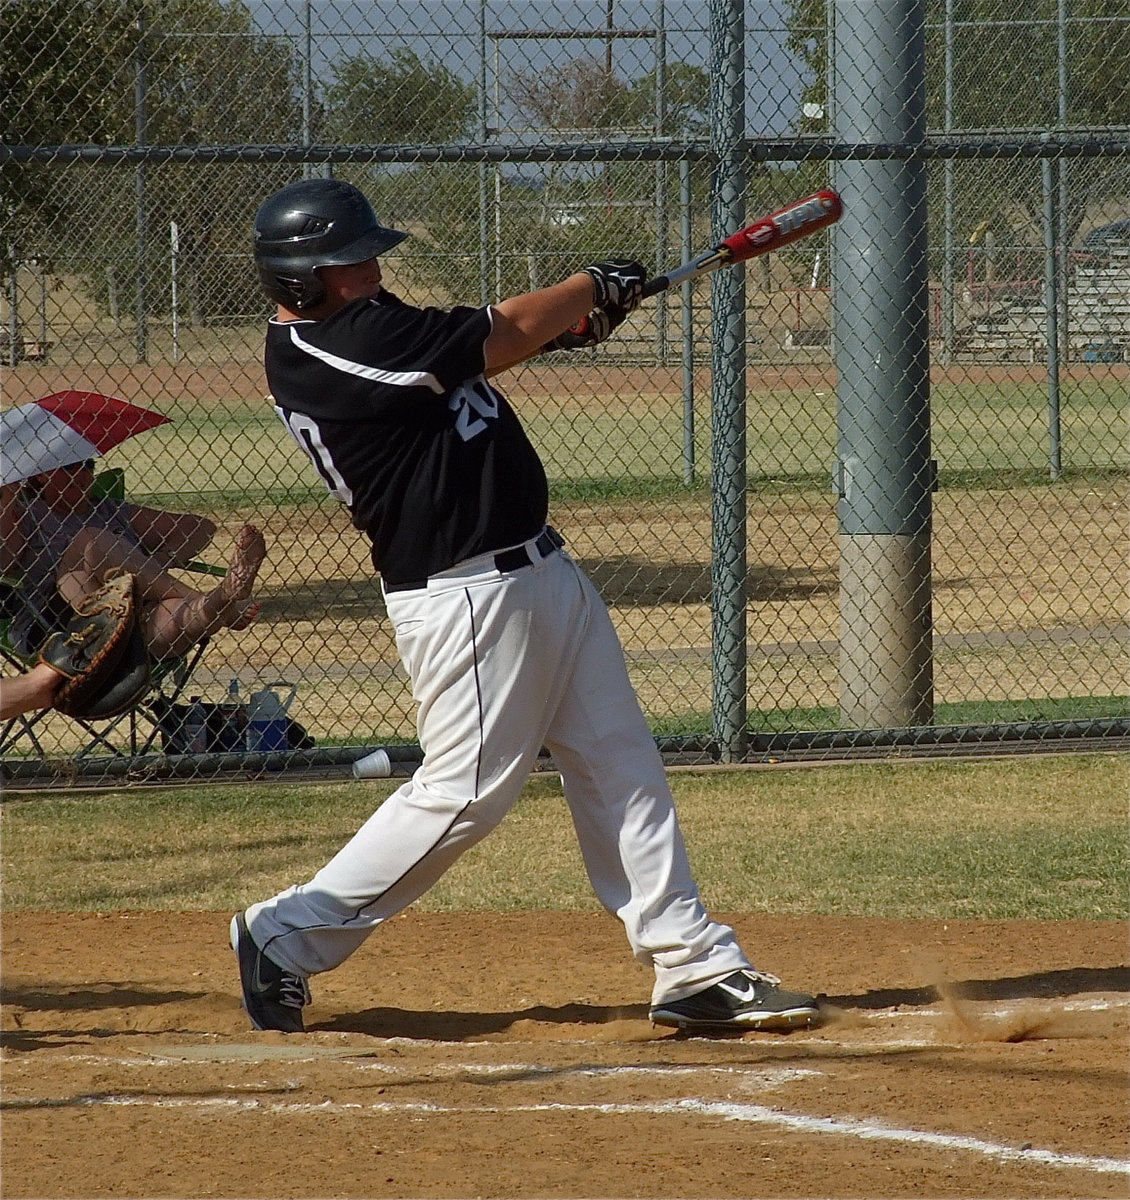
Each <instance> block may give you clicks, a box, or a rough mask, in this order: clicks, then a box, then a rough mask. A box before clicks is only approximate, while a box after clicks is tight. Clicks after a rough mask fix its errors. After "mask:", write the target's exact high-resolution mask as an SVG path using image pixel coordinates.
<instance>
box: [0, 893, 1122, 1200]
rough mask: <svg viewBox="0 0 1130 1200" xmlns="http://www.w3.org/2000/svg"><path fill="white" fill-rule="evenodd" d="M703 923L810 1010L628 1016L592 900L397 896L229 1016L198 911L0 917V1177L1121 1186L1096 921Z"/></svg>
mask: <svg viewBox="0 0 1130 1200" xmlns="http://www.w3.org/2000/svg"><path fill="white" fill-rule="evenodd" d="M723 916H724V919H726V920H729V921H730V923H731V924H733V925H734V926H735V927H736V929H737V930H738V933H739V936H740V937H741V940H742V942H743V944H744V945H745V946H746V947H747V948H748V949H749V950H750V952H751V953H753V954H754V955H755V957H756V959H757V961H758V963H759V965H762V966H763V967H764V968H765V969H769V970H773V971H774V972H775V973H778V974H780V975H782V976H783V978H784V979H785V981H786V983H787V984H792V985H793V986H797V987H811V988H813V989H818V990H823V991H824V992H825V993H826V994H827V997H828V1020H827V1023H826V1024H825V1025H824V1026H823V1027H822V1028H820V1029H818V1030H814V1031H805V1032H799V1033H793V1034H789V1035H770V1034H759V1035H754V1034H747V1035H745V1036H744V1037H733V1038H714V1039H707V1038H699V1037H696V1038H688V1037H684V1036H680V1035H678V1034H675V1033H673V1032H672V1031H670V1030H660V1029H657V1028H655V1027H653V1026H652V1025H651V1024H650V1023H649V1022H648V1020H647V1015H646V1000H647V997H648V994H649V990H650V973H649V972H648V971H646V970H645V969H644V968H642V967H640V966H639V965H637V964H635V963H634V962H632V961H631V959H630V958H629V956H628V954H627V949H626V943H625V942H624V940H623V937H622V934H621V931H620V928H619V926H618V925H617V924H616V923H615V922H614V921H612V920H611V919H609V918H605V917H602V916H599V915H585V914H563V913H517V914H494V913H491V914H473V915H465V914H443V915H434V914H419V913H411V912H410V913H407V914H405V915H403V916H402V917H400V918H398V919H396V920H395V921H392V922H390V923H389V924H388V925H387V926H386V927H385V928H384V929H382V930H381V931H380V932H378V933H377V934H375V935H374V936H373V938H372V939H371V940H370V941H369V943H368V944H367V945H366V946H365V947H364V948H363V949H362V950H361V951H360V952H359V953H358V954H356V955H355V956H354V957H353V958H352V959H351V960H350V961H349V962H348V963H346V964H345V966H343V967H342V968H340V969H339V970H338V971H335V972H333V973H331V974H328V975H325V976H321V977H319V978H317V979H315V980H314V1004H313V1005H312V1006H311V1008H310V1009H309V1010H307V1012H308V1026H309V1029H310V1032H308V1033H306V1034H303V1035H292V1036H289V1037H288V1036H286V1035H282V1034H275V1033H253V1032H250V1031H249V1027H248V1025H247V1021H246V1018H245V1015H244V1014H243V1012H242V1010H241V1009H240V1006H239V1000H238V985H237V982H236V979H235V976H234V960H233V956H232V954H231V951H230V950H229V949H228V948H227V945H226V933H227V922H228V917H229V914H220V913H183V914H182V913H122V914H118V913H115V914H107V915H95V914H85V913H78V914H75V913H35V912H17V913H12V914H8V915H6V916H5V917H4V919H3V935H4V959H3V974H4V995H3V1060H2V1066H3V1096H4V1098H3V1105H4V1109H5V1111H4V1117H3V1177H4V1183H3V1194H4V1196H5V1197H9V1198H15V1197H102V1196H113V1197H129V1196H147V1197H158V1196H160V1197H166V1196H168V1197H205V1196H213V1197H268V1196H272V1197H395V1196H412V1197H471V1196H482V1197H532V1196H539V1197H625V1198H626V1197H752V1196H761V1197H765V1196H775V1197H815V1196H821V1197H880V1196H891V1197H894V1196H899V1197H902V1196H906V1197H911V1196H913V1197H923V1196H930V1197H942V1196H960V1197H971V1196H982V1197H1044V1196H1050V1197H1091V1196H1096V1197H1098V1196H1102V1197H1108V1196H1118V1197H1125V1196H1127V1195H1128V1193H1130V1174H1128V1168H1130V1162H1128V1161H1127V1160H1128V1159H1130V1153H1128V1152H1127V1134H1128V1129H1127V1103H1126V1084H1127V1078H1126V1066H1127V1043H1128V1028H1130V1008H1128V1007H1127V1006H1128V1004H1130V997H1128V995H1127V991H1128V990H1130V968H1128V967H1127V965H1126V964H1127V962H1128V960H1130V955H1128V953H1127V938H1126V929H1125V928H1124V927H1123V926H1122V925H1120V924H1116V923H1101V924H1100V923H1073V922H1058V923H1052V922H1020V921H1017V922H1003V923H994V924H982V923H976V922H952V921H951V922H948V923H940V922H927V921H919V922H899V921H854V920H846V919H835V918H809V919H798V918H792V919H773V918H766V917H760V916H740V915H739V916H734V915H725V914H723Z"/></svg>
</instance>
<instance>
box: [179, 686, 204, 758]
mask: <svg viewBox="0 0 1130 1200" xmlns="http://www.w3.org/2000/svg"><path fill="white" fill-rule="evenodd" d="M181 728H182V730H183V736H184V753H185V754H205V753H207V751H208V714H207V713H206V712H205V711H204V704H203V702H202V700H201V699H200V697H199V696H193V697H192V698H191V699H190V700H189V702H188V712H187V713H186V714H185V718H184V725H183V726H182V727H181Z"/></svg>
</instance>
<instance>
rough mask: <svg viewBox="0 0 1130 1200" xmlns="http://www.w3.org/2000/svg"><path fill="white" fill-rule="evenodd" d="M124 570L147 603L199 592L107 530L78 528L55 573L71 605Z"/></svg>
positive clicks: (80, 601) (187, 598) (66, 599)
mask: <svg viewBox="0 0 1130 1200" xmlns="http://www.w3.org/2000/svg"><path fill="white" fill-rule="evenodd" d="M122 571H126V572H128V573H129V574H130V575H132V576H133V577H134V578H135V579H136V580H137V593H138V599H139V600H141V601H142V602H146V603H155V602H160V601H165V600H190V599H193V598H194V597H196V596H199V595H200V593H199V592H197V591H195V590H194V589H193V588H190V587H188V586H187V585H186V584H183V583H181V582H180V580H179V579H175V578H174V577H173V576H172V575H170V574H169V573H168V572H167V571H165V570H163V569H162V568H161V567H160V566H159V565H158V564H157V562H156V561H155V560H154V559H153V558H151V557H150V556H149V555H148V554H146V553H145V552H144V551H143V550H139V549H138V548H137V547H136V546H131V545H130V544H129V542H127V541H126V540H125V539H124V538H121V537H119V536H118V535H117V534H116V533H111V532H110V531H109V530H108V529H96V528H95V527H93V526H88V527H87V528H86V529H81V530H79V532H78V533H77V534H75V536H74V538H72V540H71V543H70V545H69V546H68V547H67V548H66V550H64V551H63V557H62V558H61V559H60V560H59V569H58V573H57V575H56V586H57V587H58V589H59V595H61V596H62V597H63V599H64V600H65V601H66V602H67V603H68V604H69V605H70V606H71V608H75V609H77V608H79V607H80V606H81V604H82V602H83V601H84V600H85V599H86V598H87V597H88V596H89V595H90V594H91V593H92V592H94V591H96V590H97V589H98V588H100V587H101V586H102V584H103V583H105V581H106V580H107V579H108V578H109V577H110V576H111V575H116V574H118V573H119V572H122Z"/></svg>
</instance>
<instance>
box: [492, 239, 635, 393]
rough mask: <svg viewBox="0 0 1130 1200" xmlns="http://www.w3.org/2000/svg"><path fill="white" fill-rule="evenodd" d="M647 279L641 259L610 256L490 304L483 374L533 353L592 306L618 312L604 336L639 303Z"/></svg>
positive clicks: (545, 346) (606, 324)
mask: <svg viewBox="0 0 1130 1200" xmlns="http://www.w3.org/2000/svg"><path fill="white" fill-rule="evenodd" d="M646 278H647V271H646V268H645V267H643V266H642V264H640V263H638V262H635V261H633V260H631V259H610V260H608V261H605V262H599V263H594V264H593V265H592V266H590V267H586V268H585V269H584V270H583V271H578V272H577V273H576V274H575V275H570V276H569V277H568V279H565V280H562V282H561V283H558V284H554V285H553V286H552V287H548V288H542V289H541V290H540V291H537V292H526V293H524V294H523V295H521V296H512V297H511V298H510V299H508V300H503V301H501V302H500V303H499V304H495V305H492V311H493V321H492V326H491V332H490V335H489V336H488V337H487V340H486V343H485V345H484V352H485V356H486V373H487V374H488V375H493V374H496V373H497V372H499V371H503V370H505V369H506V368H507V367H513V366H516V365H517V364H518V363H521V362H525V361H526V359H528V358H532V357H533V356H534V355H535V354H538V353H540V352H541V351H542V350H544V349H546V348H547V347H549V346H550V344H551V343H553V342H554V340H555V339H556V338H558V337H560V336H561V335H562V334H565V333H566V331H567V330H569V329H570V328H571V327H573V326H575V325H577V324H578V322H581V321H582V320H583V319H584V318H585V317H587V316H589V314H590V313H592V312H593V310H594V309H599V310H609V311H611V310H615V311H616V313H617V320H616V321H615V323H612V322H606V323H605V333H604V336H607V334H608V333H610V332H611V331H612V329H614V328H615V327H616V325H617V324H619V322H620V321H621V320H623V318H624V317H625V316H627V314H628V313H630V312H631V311H632V310H633V309H634V308H635V307H636V305H638V304H639V302H640V300H641V298H642V296H643V285H644V281H645V280H646ZM601 340H603V339H602V338H600V337H596V338H589V339H588V340H587V341H586V342H585V343H581V342H579V341H578V342H576V344H575V345H573V344H570V345H568V346H559V347H553V348H560V349H576V348H579V347H580V345H581V344H587V345H596V344H597V342H598V341H601Z"/></svg>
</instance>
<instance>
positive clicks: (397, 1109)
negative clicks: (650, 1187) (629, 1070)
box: [20, 1095, 1130, 1174]
mask: <svg viewBox="0 0 1130 1200" xmlns="http://www.w3.org/2000/svg"><path fill="white" fill-rule="evenodd" d="M73 1103H79V1104H86V1105H92V1106H96V1105H109V1106H125V1105H148V1106H153V1107H156V1108H226V1109H229V1110H231V1109H244V1110H251V1111H259V1112H266V1113H295V1114H299V1113H315V1112H316V1113H324V1112H327V1111H328V1112H369V1113H393V1114H395V1113H416V1114H429V1115H444V1116H446V1115H449V1114H465V1115H474V1114H488V1115H489V1114H502V1115H505V1114H511V1113H524V1112H597V1113H607V1114H613V1115H622V1114H628V1115H631V1114H644V1115H659V1116H670V1115H681V1116H686V1115H689V1114H692V1113H693V1114H696V1115H699V1116H704V1117H716V1118H720V1119H722V1120H724V1121H743V1122H747V1123H750V1124H755V1125H767V1126H774V1127H776V1128H779V1129H787V1130H791V1131H793V1132H796V1133H808V1134H817V1135H821V1134H822V1135H826V1136H832V1137H854V1138H859V1139H861V1140H863V1141H884V1142H902V1143H906V1144H913V1145H918V1146H929V1147H931V1148H933V1149H937V1150H959V1151H964V1152H965V1153H968V1154H980V1155H983V1156H984V1157H986V1158H992V1159H996V1160H997V1161H998V1162H1010V1163H1032V1164H1039V1165H1041V1166H1047V1167H1069V1168H1075V1169H1077V1170H1081V1171H1092V1172H1095V1173H1098V1174H1130V1160H1125V1159H1118V1158H1104V1157H1101V1156H1094V1155H1087V1154H1061V1153H1059V1152H1058V1151H1055V1150H1038V1149H1035V1148H1028V1147H1018V1146H1007V1145H1002V1144H1001V1143H999V1142H990V1141H986V1140H984V1139H982V1138H975V1137H967V1136H965V1135H963V1134H952V1133H936V1132H933V1131H931V1130H925V1129H900V1128H898V1127H897V1126H892V1125H886V1124H884V1123H883V1122H881V1121H876V1120H873V1119H871V1118H856V1117H810V1116H805V1115H804V1114H802V1113H790V1112H783V1111H781V1110H780V1109H775V1108H768V1107H766V1106H765V1105H763V1104H734V1103H729V1102H726V1101H716V1100H695V1099H683V1100H668V1101H660V1102H655V1103H638V1104H620V1103H609V1104H565V1103H551V1104H514V1105H498V1106H495V1105H489V1106H478V1105H440V1104H430V1103H426V1102H413V1101H407V1102H403V1101H402V1102H387V1101H381V1102H377V1103H371V1104H350V1103H339V1102H336V1101H332V1100H326V1101H322V1102H320V1103H318V1104H306V1103H295V1102H288V1101H262V1100H258V1099H252V1098H250V1097H235V1096H232V1097H226V1096H215V1097H154V1096H121V1095H107V1096H83V1097H76V1099H75V1101H73ZM24 1106H25V1105H23V1104H21V1105H20V1107H24Z"/></svg>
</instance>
